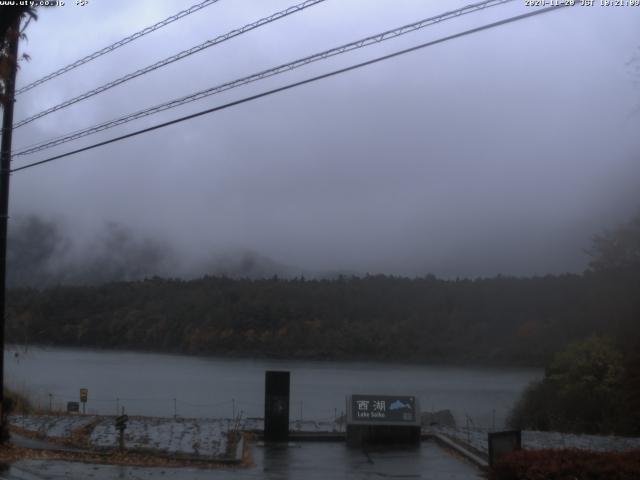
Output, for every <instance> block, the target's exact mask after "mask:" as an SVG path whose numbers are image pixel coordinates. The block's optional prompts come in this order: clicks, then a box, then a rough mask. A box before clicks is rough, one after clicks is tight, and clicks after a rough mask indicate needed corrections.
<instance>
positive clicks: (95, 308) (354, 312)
mask: <svg viewBox="0 0 640 480" xmlns="http://www.w3.org/2000/svg"><path fill="white" fill-rule="evenodd" d="M638 292H640V274H638V272H637V270H635V269H629V270H624V269H622V270H621V269H617V270H614V271H600V272H587V273H585V274H584V275H563V276H547V277H540V278H529V279H518V278H504V277H497V278H493V279H483V280H475V281H474V280H458V281H443V280H438V279H436V278H434V277H427V278H421V279H406V278H394V277H388V276H367V277H364V278H357V277H351V278H345V277H339V278H337V279H334V280H305V279H296V280H281V279H277V278H272V279H268V280H267V279H265V280H237V279H236V280H234V279H229V278H224V277H205V278H202V279H199V280H192V281H180V280H166V279H161V278H153V279H148V280H145V281H137V282H122V283H113V284H107V285H103V286H83V287H58V288H51V289H46V290H42V291H38V290H31V289H17V290H12V291H11V292H10V294H9V309H8V326H7V340H8V341H9V342H19V343H22V342H28V343H38V344H53V345H73V346H91V347H105V348H127V349H143V350H158V351H172V352H185V353H194V354H210V355H222V354H224V355H228V354H231V355H243V356H244V355H246V356H276V357H295V358H338V359H343V358H362V359H364V358H366V359H380V360H408V361H429V362H472V361H473V362H483V363H502V364H506V363H508V364H512V363H513V364H528V365H541V364H543V363H544V362H546V361H547V360H548V359H549V358H550V356H551V355H552V354H553V353H554V352H556V351H558V350H560V349H561V348H563V347H564V346H565V345H566V344H567V343H569V342H570V341H572V340H575V339H579V338H583V337H585V336H588V335H590V334H593V333H598V334H608V335H611V336H612V337H614V338H618V339H620V341H621V342H623V341H624V339H625V338H627V337H629V334H630V333H632V332H633V331H634V320H635V319H637V316H638V312H639V311H640V309H639V300H640V296H638V295H637V293H638Z"/></svg>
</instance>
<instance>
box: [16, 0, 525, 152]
mask: <svg viewBox="0 0 640 480" xmlns="http://www.w3.org/2000/svg"><path fill="white" fill-rule="evenodd" d="M511 1H513V0H487V1H483V2H480V3H475V4H472V5H467V6H466V7H463V8H460V9H457V10H452V11H449V12H445V13H442V14H440V15H437V16H434V17H430V18H425V19H423V20H420V21H418V22H414V23H410V24H408V25H404V26H402V27H398V28H395V29H392V30H387V31H385V32H382V33H378V34H376V35H372V36H369V37H365V38H362V39H360V40H356V41H354V42H350V43H347V44H344V45H341V46H339V47H335V48H332V49H329V50H325V51H323V52H320V53H316V54H313V55H310V56H307V57H303V58H300V59H297V60H294V61H292V62H289V63H285V64H282V65H279V66H276V67H273V68H269V69H267V70H263V71H260V72H257V73H253V74H251V75H248V76H246V77H242V78H238V79H236V80H232V81H229V82H226V83H223V84H221V85H217V86H214V87H210V88H207V89H205V90H201V91H199V92H195V93H192V94H189V95H186V96H183V97H180V98H177V99H173V100H170V101H168V102H164V103H161V104H159V105H155V106H153V107H149V108H146V109H144V110H140V111H138V112H135V113H131V114H129V115H125V116H123V117H120V118H116V119H113V120H109V121H107V122H103V123H100V124H97V125H93V126H91V127H88V128H84V129H80V130H76V131H74V132H70V133H67V134H65V135H63V136H59V137H56V138H53V139H49V140H45V141H43V142H39V143H37V144H35V145H33V146H29V147H26V148H24V149H22V150H20V151H18V152H16V153H14V154H13V156H14V157H19V156H22V155H28V154H31V153H35V152H39V151H42V150H46V149H48V148H52V147H55V146H58V145H61V144H63V143H67V142H70V141H72V140H77V139H79V138H82V137H85V136H87V135H92V134H95V133H98V132H102V131H104V130H108V129H110V128H113V127H116V126H118V125H123V124H125V123H129V122H131V121H133V120H137V119H139V118H143V117H146V116H149V115H153V114H155V113H159V112H162V111H165V110H169V109H171V108H175V107H179V106H181V105H185V104H187V103H190V102H194V101H196V100H200V99H202V98H205V97H209V96H211V95H215V94H217V93H221V92H224V91H227V90H231V89H232V88H237V87H240V86H243V85H247V84H249V83H253V82H256V81H258V80H262V79H265V78H269V77H272V76H275V75H278V74H280V73H284V72H288V71H291V70H294V69H297V68H300V67H303V66H305V65H308V64H310V63H312V62H316V61H320V60H325V59H327V58H331V57H333V56H336V55H340V54H342V53H346V52H349V51H352V50H356V49H359V48H364V47H367V46H369V45H373V44H376V43H380V42H383V41H385V40H389V39H392V38H396V37H398V36H401V35H405V34H407V33H410V32H414V31H416V30H419V29H422V28H425V27H428V26H430V25H434V24H436V23H440V22H443V21H445V20H450V19H453V18H457V17H460V16H462V15H466V14H469V13H472V12H476V11H479V10H483V9H485V8H489V7H493V6H497V5H502V4H504V3H507V2H511Z"/></svg>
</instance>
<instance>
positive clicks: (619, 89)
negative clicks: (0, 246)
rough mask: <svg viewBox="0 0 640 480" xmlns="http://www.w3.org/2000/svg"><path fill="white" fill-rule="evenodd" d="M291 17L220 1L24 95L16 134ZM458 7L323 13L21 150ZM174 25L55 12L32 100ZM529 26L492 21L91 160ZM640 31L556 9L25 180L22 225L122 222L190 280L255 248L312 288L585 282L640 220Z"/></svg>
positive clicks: (159, 5) (19, 203)
mask: <svg viewBox="0 0 640 480" xmlns="http://www.w3.org/2000/svg"><path fill="white" fill-rule="evenodd" d="M290 3H292V2H291V1H290V0H289V1H280V0H278V1H265V2H242V3H238V2H230V1H224V0H223V1H221V2H219V4H217V5H214V6H212V7H209V8H207V9H205V10H204V11H202V12H200V13H197V14H194V15H192V16H191V17H189V18H188V19H186V20H184V21H180V22H176V23H175V24H174V25H173V26H171V27H167V28H166V29H164V30H162V31H160V32H157V33H154V34H152V35H149V36H147V37H145V38H144V39H142V40H140V41H139V42H134V43H133V44H131V45H129V46H127V47H124V48H123V49H121V50H119V51H118V52H117V53H113V54H111V55H109V56H106V57H104V58H103V59H101V60H99V61H96V62H93V63H91V64H89V65H86V66H84V67H82V68H80V69H78V70H77V71H75V72H73V73H71V74H69V75H66V76H63V77H60V78H58V79H56V80H54V81H52V82H50V83H48V84H45V85H43V86H42V87H39V88H37V89H34V90H33V91H32V92H29V93H27V94H25V95H24V96H21V97H19V99H18V104H17V107H16V119H17V120H19V119H21V118H24V117H26V116H28V115H31V114H33V113H35V112H37V111H39V110H41V109H43V108H46V107H47V106H50V105H53V104H56V103H58V102H60V101H63V100H65V99H67V98H70V97H72V96H74V95H77V94H78V93H81V92H83V91H84V90H86V89H88V88H91V87H93V86H96V85H98V84H102V83H105V82H106V81H109V80H111V79H113V78H115V77H116V76H118V75H122V74H125V73H127V72H129V71H131V70H133V69H135V68H139V67H141V66H143V65H146V64H148V63H151V62H153V61H155V60H158V59H160V58H162V57H164V56H166V55H169V54H171V53H173V52H176V51H178V50H180V49H182V48H186V47H189V46H191V45H194V44H196V43H200V42H202V41H204V40H205V39H208V38H212V37H214V36H216V35H218V34H220V33H223V32H225V31H228V30H230V29H231V28H234V27H237V26H239V25H241V24H243V23H247V22H249V21H252V20H254V19H256V18H258V17H260V16H264V15H267V14H269V13H270V12H272V11H275V10H278V9H280V8H284V7H286V6H288V5H289V4H290ZM188 4H189V2H188V1H187V2H182V3H181V6H184V7H186V6H188ZM464 4H466V2H462V1H453V0H451V1H447V2H427V1H424V2H415V1H391V0H388V1H379V2H365V1H356V0H353V1H349V2H336V1H328V2H326V3H324V4H321V5H319V6H316V7H313V8H310V9H309V10H308V11H306V12H304V13H301V14H298V15H294V16H292V17H290V18H288V19H286V20H283V21H281V22H277V23H274V24H272V25H269V26H267V27H264V28H263V29H260V30H257V31H255V32H252V33H250V34H247V35H244V36H242V37H240V38H237V39H234V40H232V41H229V42H227V43H225V44H223V45H220V46H219V47H214V48H212V49H210V50H208V51H206V52H203V53H200V54H198V55H195V56H193V57H191V58H188V59H186V60H183V61H181V62H178V63H177V64H174V65H172V66H170V67H167V68H166V69H162V70H159V71H157V72H155V73H153V74H150V75H146V76H144V77H142V78H139V79H137V80H134V81H132V82H130V83H128V84H126V85H124V86H121V87H118V88H115V89H113V90H111V91H109V92H107V93H105V94H103V95H100V96H98V97H95V98H93V99H91V100H88V101H86V102H83V103H81V104H79V105H77V106H74V107H72V108H69V109H67V110H64V111H62V112H59V113H57V114H53V115H50V116H48V117H46V118H43V119H41V120H39V121H37V122H34V123H33V124H32V125H29V126H26V127H24V128H21V129H19V130H17V131H16V140H15V146H16V147H18V148H19V147H21V146H23V145H27V144H29V143H33V142H34V141H39V140H40V139H43V138H48V137H50V136H53V135H58V134H60V133H63V132H67V131H70V130H75V129H78V128H82V127H84V126H87V125H90V124H93V123H96V122H99V121H103V120H107V119H110V118H113V117H116V116H118V115H120V114H122V113H129V112H131V111H134V110H138V109H141V108H144V107H146V106H149V105H152V104H156V103H160V102H162V101H164V100H166V99H169V98H173V97H176V96H179V95H183V94H187V93H190V92H192V91H194V90H197V89H201V88H205V87H207V86H210V85H214V84H217V83H221V82H223V81H227V80H230V79H233V78H236V77H238V76H241V75H246V74H248V73H251V72H254V71H257V70H259V69H261V68H267V67H269V66H272V65H275V64H279V63H283V62H286V61H289V60H292V59H295V58H297V57H300V56H303V55H308V54H310V53H313V52H316V51H320V50H323V49H326V48H330V47H333V46H335V45H338V44H340V43H344V42H346V41H350V40H354V39H356V38H359V37H362V36H365V35H368V34H372V33H375V32H377V31H381V30H384V29H388V28H392V27H395V26H398V25H401V24H405V23H408V22H410V21H414V20H417V19H419V18H422V17H427V16H430V15H433V14H436V13H439V12H441V11H443V10H446V9H452V8H456V7H459V6H462V5H464ZM178 8H180V7H179V6H178V5H177V4H176V3H175V2H157V1H155V2H151V1H139V2H124V1H110V2H104V3H101V2H95V3H91V4H90V5H89V6H87V7H82V8H80V7H75V6H67V7H62V8H58V9H49V10H46V11H42V12H40V19H39V20H38V22H36V23H33V24H32V25H31V26H30V27H29V32H28V34H29V38H30V39H29V42H28V43H26V44H24V45H23V51H27V52H28V53H29V54H30V55H31V57H32V61H31V62H30V63H28V64H24V65H23V67H22V69H21V70H20V73H19V84H21V85H24V84H26V83H28V82H29V81H31V80H34V79H36V78H38V77H40V76H42V75H44V74H46V73H48V72H50V71H52V70H53V69H55V68H57V67H59V66H60V65H63V64H66V63H68V62H70V61H73V60H75V59H76V58H79V57H80V56H82V55H84V54H86V53H87V52H90V51H93V50H95V49H97V48H100V47H102V46H103V45H104V44H106V43H108V42H110V41H114V40H117V39H119V38H121V37H122V36H125V35H127V34H129V33H131V32H132V31H135V30H137V29H140V28H142V27H143V26H146V25H148V24H151V23H153V22H155V21H157V20H159V19H161V18H164V17H166V16H167V15H169V14H171V13H172V12H173V11H175V10H177V9H178ZM523 11H526V8H525V7H523V6H522V4H521V2H513V4H509V5H507V6H504V7H499V8H495V9H489V10H487V11H485V12H482V13H480V14H478V15H473V16H468V17H465V18H461V19H458V20H455V21H452V22H448V23H446V24H442V25H438V26H436V27H434V28H433V29H426V30H425V31H422V32H418V33H414V34H411V35H408V36H406V37H403V38H400V39H396V40H394V41H392V42H390V43H389V44H385V45H379V46H376V47H372V48H370V49H367V50H363V51H359V52H353V53H351V54H349V55H346V56H345V57H344V58H342V57H340V58H336V59H333V60H330V61H328V62H326V63H322V64H316V65H312V66H309V67H306V68H305V69H304V70H300V71H297V72H291V73H289V74H286V75H283V76H282V77H278V78H274V79H270V80H268V81H266V82H264V83H260V84H255V85H252V86H248V87H243V88H240V89H237V90H234V91H231V92H227V93H225V94H222V95H219V96H215V97H212V98H210V99H207V100H205V101H202V102H198V103H196V104H192V105H189V106H185V107H182V108H179V109H176V111H171V112H166V113H163V114H161V115H157V116H154V117H150V118H147V119H144V120H140V121H137V122H134V123H132V124H130V125H128V126H126V127H120V128H118V129H114V130H111V131H109V132H106V133H104V134H101V135H97V136H94V137H90V138H87V139H84V140H83V141H80V142H78V145H85V144H89V143H92V142H94V141H96V140H99V139H104V138H109V137H111V136H112V135H114V134H116V133H119V132H126V131H129V130H131V129H133V128H136V127H140V126H146V125H152V124H155V123H157V122H159V121H161V120H167V119H170V118H174V117H176V116H178V115H180V114H185V113H188V112H192V111H196V110H200V109H203V108H206V107H208V106H213V105H217V104H220V103H223V102H225V101H229V100H231V99H235V98H239V97H240V96H243V95H247V94H250V93H253V92H258V91H262V90H265V89H267V88H269V87H273V86H277V85H281V84H283V83H285V82H288V81H293V80H295V79H300V78H305V77H307V76H311V75H312V74H317V73H320V72H325V71H329V70H331V69H333V68H337V67H339V66H343V65H348V64H351V63H353V62H356V61H360V60H363V59H367V58H372V57H374V56H377V55H381V54H384V53H387V52H390V51H394V50H397V49H400V48H404V47H407V46H410V45H414V44H417V43H420V42H424V41H427V40H428V39H433V38H437V37H439V36H442V35H445V34H448V33H452V32H455V31H459V30H461V29H464V28H469V27H471V26H473V25H477V24H479V23H483V22H488V21H492V20H495V19H497V18H502V17H506V16H508V15H511V14H515V13H521V12H523ZM639 19H640V10H639V9H634V8H631V7H629V8H618V9H616V8H603V7H593V8H586V7H577V8H573V9H567V11H562V12H554V13H551V14H547V15H545V16H542V17H538V18H535V19H531V20H526V21H523V22H519V23H517V24H514V25H509V26H505V27H501V28H497V29H494V30H491V31H488V32H483V33H481V34H478V35H474V36H470V37H466V38H462V39H459V40H455V41H451V42H448V43H445V44H442V45H438V46H436V47H433V48H428V49H426V50H424V51H421V52H416V53H413V54H410V55H407V56H405V57H402V58H397V59H394V60H391V61H388V62H384V63H382V64H378V65H374V66H371V67H368V68H366V69H362V70H360V71H357V72H352V73H349V74H347V75H344V76H341V77H337V78H332V79H329V80H326V81H323V82H321V83H318V84H313V85H309V86H305V87H302V88H299V89H296V90H294V91H289V92H287V93H284V94H280V95H275V96H271V97H269V98H265V99H261V100H259V101H256V102H252V103H250V104H245V105H242V106H239V107H236V108H233V109H229V110H226V111H223V112H220V113H218V114H215V115H211V116H207V117H204V118H200V119H197V120H194V121H191V122H188V123H183V124H180V125H176V126H173V127H170V128H168V129H164V130H161V131H157V132H154V133H151V134H148V135H145V136H142V137H138V138H136V139H131V140H127V141H124V142H121V143H118V144H114V145H111V146H108V147H104V148H101V149H98V150H93V151H91V152H87V153H85V154H81V155H78V156H75V157H71V158H67V159H64V160H61V161H59V162H55V163H53V164H50V165H47V166H43V167H40V168H34V169H31V170H27V171H24V172H20V173H19V174H18V173H17V174H15V175H14V176H13V177H12V200H11V209H12V217H13V218H14V219H17V220H16V221H20V218H21V217H22V218H24V216H25V215H27V214H30V213H36V214H38V215H41V216H43V217H44V218H48V219H53V220H56V219H61V221H64V224H65V228H66V232H67V233H69V234H70V235H71V237H72V238H74V239H75V240H74V241H75V244H77V245H78V249H79V250H82V248H84V247H82V245H85V246H86V245H90V244H91V242H92V241H95V240H94V238H95V235H97V234H98V233H99V232H101V231H102V226H103V225H104V224H105V223H106V222H109V221H112V222H117V223H119V224H122V225H126V226H127V227H128V228H131V229H132V230H133V231H135V232H139V234H140V235H141V237H150V238H157V239H161V240H162V241H163V242H166V243H168V244H169V245H171V248H172V249H173V250H175V252H176V254H177V255H178V256H180V257H182V258H183V259H184V262H185V263H189V264H202V263H203V262H206V261H208V260H207V259H210V258H211V256H212V255H213V256H215V255H217V254H225V255H226V254H227V253H228V252H238V251H246V250H250V251H254V252H258V253H259V254H260V255H264V256H266V257H269V258H272V259H274V261H275V262H276V263H277V264H284V265H292V266H294V267H295V268H298V269H301V270H305V271H320V270H322V271H325V270H350V271H359V272H388V273H395V274H407V275H422V274H426V273H427V272H433V273H435V274H437V275H444V276H477V275H494V274H497V273H503V274H515V275H527V274H544V273H548V272H549V273H558V272H564V271H581V270H582V269H584V268H585V267H586V258H585V256H584V253H583V249H584V248H586V247H587V246H588V245H589V241H590V236H591V235H592V234H593V233H596V232H597V231H598V230H600V229H601V228H603V227H607V226H610V225H612V224H615V223H617V222H620V221H624V220H626V219H627V217H628V216H630V215H631V214H632V213H633V212H634V211H635V210H636V209H638V207H640V199H639V198H638V196H637V193H636V191H637V184H638V180H639V179H640V169H639V167H638V163H639V162H638V160H639V159H638V146H639V145H638V140H637V138H636V137H637V129H638V123H639V116H638V115H635V116H633V115H631V112H633V110H634V107H635V106H637V104H638V103H639V102H640V92H639V91H638V90H637V89H634V87H633V80H634V79H633V78H632V76H630V74H629V66H628V65H627V62H628V60H629V59H630V58H631V57H632V56H633V54H634V52H636V51H637V47H638V45H640V34H639V33H638V30H637V24H638V20H639ZM70 145H75V144H67V145H66V146H64V147H59V148H57V149H53V150H50V151H48V153H50V152H63V151H66V150H67V148H69V147H70ZM43 157H44V155H43V154H40V155H34V156H33V159H34V160H35V159H39V158H43ZM20 163H21V162H18V163H17V164H20Z"/></svg>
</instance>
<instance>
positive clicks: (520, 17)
mask: <svg viewBox="0 0 640 480" xmlns="http://www.w3.org/2000/svg"><path fill="white" fill-rule="evenodd" d="M566 6H567V5H559V6H552V7H546V8H542V9H539V10H534V11H532V12H528V13H523V14H521V15H516V16H514V17H509V18H506V19H504V20H499V21H497V22H492V23H489V24H485V25H482V26H480V27H475V28H472V29H469V30H465V31H463V32H459V33H456V34H453V35H448V36H446V37H442V38H439V39H437V40H432V41H429V42H426V43H422V44H420V45H417V46H414V47H410V48H406V49H404V50H400V51H397V52H393V53H390V54H388V55H383V56H381V57H377V58H374V59H372V60H367V61H365V62H361V63H357V64H355V65H351V66H349V67H345V68H341V69H338V70H334V71H332V72H329V73H325V74H322V75H317V76H315V77H311V78H307V79H305V80H301V81H299V82H294V83H290V84H288V85H285V86H282V87H278V88H274V89H272V90H267V91H265V92H262V93H258V94H256V95H251V96H249V97H244V98H242V99H240V100H236V101H233V102H229V103H225V104H224V105H219V106H217V107H213V108H209V109H207V110H202V111H200V112H197V113H193V114H191V115H186V116H184V117H180V118H176V119H174V120H171V121H168V122H164V123H160V124H157V125H154V126H152V127H148V128H143V129H141V130H136V131H135V132H131V133H128V134H126V135H121V136H119V137H115V138H111V139H109V140H105V141H103V142H98V143H94V144H92V145H89V146H86V147H83V148H79V149H77V150H72V151H70V152H66V153H63V154H60V155H55V156H53V157H49V158H46V159H44V160H40V161H37V162H33V163H29V164H27V165H23V166H21V167H17V168H14V169H12V170H11V173H13V172H18V171H20V170H26V169H28V168H32V167H35V166H38V165H43V164H45V163H49V162H52V161H54V160H59V159H61V158H64V157H68V156H71V155H75V154H76V153H81V152H86V151H87V150H92V149H94V148H98V147H101V146H104V145H108V144H110V143H115V142H118V141H120V140H124V139H127V138H131V137H135V136H138V135H141V134H143V133H148V132H151V131H153V130H158V129H160V128H164V127H168V126H169V125H174V124H176V123H181V122H184V121H186V120H191V119H193V118H197V117H201V116H203V115H208V114H209V113H213V112H217V111H220V110H225V109H227V108H230V107H234V106H236V105H241V104H243V103H247V102H250V101H253V100H257V99H259V98H262V97H267V96H269V95H273V94H275V93H280V92H283V91H286V90H290V89H292V88H295V87H299V86H302V85H306V84H309V83H313V82H316V81H318V80H323V79H325V78H329V77H333V76H336V75H339V74H342V73H346V72H350V71H352V70H356V69H359V68H362V67H365V66H368V65H372V64H375V63H378V62H382V61H384V60H389V59H391V58H394V57H398V56H400V55H404V54H407V53H410V52H414V51H416V50H420V49H423V48H426V47H430V46H433V45H437V44H439V43H444V42H447V41H449V40H453V39H455V38H460V37H463V36H466V35H471V34H473V33H478V32H481V31H483V30H489V29H491V28H495V27H498V26H501V25H506V24H508V23H513V22H517V21H519V20H524V19H525V18H530V17H533V16H537V15H541V14H543V13H547V12H551V11H554V10H559V9H561V8H564V7H566Z"/></svg>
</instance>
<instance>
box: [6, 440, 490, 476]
mask: <svg viewBox="0 0 640 480" xmlns="http://www.w3.org/2000/svg"><path fill="white" fill-rule="evenodd" d="M252 455H253V460H254V464H255V465H254V466H252V467H248V468H233V469H221V470H199V469H193V468H184V469H175V468H139V467H120V466H109V465H88V464H81V463H70V462H60V461H43V460H37V461H35V460H30V461H22V462H17V463H16V464H14V465H13V466H11V467H10V469H9V471H8V472H5V473H0V478H1V479H6V480H44V479H46V480H62V479H65V480H67V479H68V480H86V479H92V480H112V479H129V480H143V479H154V478H162V479H170V480H205V479H238V480H242V479H258V478H260V479H268V480H280V479H282V480H284V479H290V480H297V479H300V480H302V479H304V480H315V479H318V480H320V479H322V480H324V479H327V478H331V479H336V480H341V479H344V480H356V479H365V478H372V479H380V478H415V479H432V480H440V479H442V480H444V479H447V480H469V479H479V478H483V477H482V475H481V472H480V471H479V470H478V469H477V468H476V467H474V466H473V465H471V464H470V463H468V462H467V461H465V460H462V459H460V458H458V457H456V456H454V455H452V454H451V453H450V452H449V451H447V450H444V449H442V448H441V447H439V446H438V445H437V444H436V443H435V442H433V441H423V442H422V445H421V446H420V447H417V448H415V449H410V450H404V449H373V450H365V451H363V450H354V449H349V448H347V447H346V446H345V445H344V443H312V442H303V443H291V444H289V445H288V446H287V445H274V446H259V445H254V446H253V451H252Z"/></svg>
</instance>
